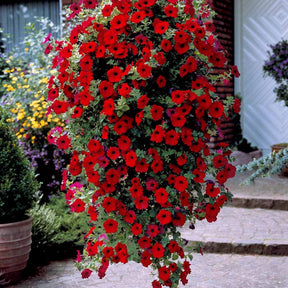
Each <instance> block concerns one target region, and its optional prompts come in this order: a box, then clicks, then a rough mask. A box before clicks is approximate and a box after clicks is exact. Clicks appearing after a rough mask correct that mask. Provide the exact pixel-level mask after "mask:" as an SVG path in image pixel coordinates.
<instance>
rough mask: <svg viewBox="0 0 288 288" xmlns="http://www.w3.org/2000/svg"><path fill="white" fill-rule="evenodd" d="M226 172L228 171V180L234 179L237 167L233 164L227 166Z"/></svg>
mask: <svg viewBox="0 0 288 288" xmlns="http://www.w3.org/2000/svg"><path fill="white" fill-rule="evenodd" d="M225 170H226V171H227V176H228V178H233V177H234V176H235V174H236V167H235V166H233V165H232V164H227V165H226V166H225Z"/></svg>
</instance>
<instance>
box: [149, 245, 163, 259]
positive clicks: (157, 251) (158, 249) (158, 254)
mask: <svg viewBox="0 0 288 288" xmlns="http://www.w3.org/2000/svg"><path fill="white" fill-rule="evenodd" d="M151 252H152V256H153V257H154V258H162V257H163V256H164V253H165V249H164V247H163V245H162V244H161V243H159V242H157V243H155V244H154V245H153V246H152V248H151Z"/></svg>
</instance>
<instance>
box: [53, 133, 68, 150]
mask: <svg viewBox="0 0 288 288" xmlns="http://www.w3.org/2000/svg"><path fill="white" fill-rule="evenodd" d="M70 143H71V139H70V138H69V137H68V136H67V135H62V136H60V137H59V138H58V139H57V140H56V144H57V146H58V149H68V148H69V147H70Z"/></svg>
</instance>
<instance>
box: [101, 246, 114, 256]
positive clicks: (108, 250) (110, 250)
mask: <svg viewBox="0 0 288 288" xmlns="http://www.w3.org/2000/svg"><path fill="white" fill-rule="evenodd" d="M102 253H103V254H104V256H105V257H106V258H110V257H112V256H113V255H114V249H113V247H108V246H106V247H105V248H104V249H103V250H102Z"/></svg>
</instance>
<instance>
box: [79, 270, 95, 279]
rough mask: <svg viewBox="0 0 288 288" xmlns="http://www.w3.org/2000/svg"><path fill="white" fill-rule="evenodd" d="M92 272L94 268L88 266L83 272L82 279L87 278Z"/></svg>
mask: <svg viewBox="0 0 288 288" xmlns="http://www.w3.org/2000/svg"><path fill="white" fill-rule="evenodd" d="M91 274H92V270H90V269H88V268H86V269H84V270H83V271H82V272H81V276H82V279H87V278H89V277H90V275H91Z"/></svg>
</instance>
